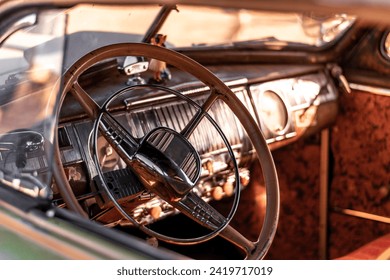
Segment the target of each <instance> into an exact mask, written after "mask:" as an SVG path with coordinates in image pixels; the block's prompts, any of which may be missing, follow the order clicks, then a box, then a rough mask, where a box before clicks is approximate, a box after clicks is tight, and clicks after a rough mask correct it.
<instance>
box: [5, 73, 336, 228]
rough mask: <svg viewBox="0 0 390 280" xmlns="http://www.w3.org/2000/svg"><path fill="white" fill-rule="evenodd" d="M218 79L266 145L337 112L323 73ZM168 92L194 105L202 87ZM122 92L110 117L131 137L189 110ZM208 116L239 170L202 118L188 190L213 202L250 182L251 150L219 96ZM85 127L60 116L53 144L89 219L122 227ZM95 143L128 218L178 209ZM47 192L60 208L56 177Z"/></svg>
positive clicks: (32, 165) (181, 118)
mask: <svg viewBox="0 0 390 280" xmlns="http://www.w3.org/2000/svg"><path fill="white" fill-rule="evenodd" d="M224 80H225V82H226V84H227V85H228V86H229V87H230V88H231V89H232V91H233V92H234V93H235V94H236V95H237V96H238V97H239V99H240V100H241V102H243V104H244V105H245V106H246V107H247V108H248V110H249V112H250V113H251V114H252V116H253V118H254V119H255V120H256V122H257V123H258V125H259V126H260V129H261V130H262V132H263V134H264V136H265V139H266V141H267V143H268V144H269V147H270V149H271V150H273V149H277V148H279V147H282V146H284V145H287V144H289V143H291V142H293V141H296V140H297V139H299V138H300V137H302V136H304V135H305V134H306V133H307V132H309V131H311V132H315V131H319V130H320V129H321V128H322V127H324V126H327V125H330V124H331V123H332V122H333V121H334V118H335V117H336V115H337V98H338V92H337V90H336V88H335V86H334V84H333V81H332V79H331V78H330V76H329V74H328V73H327V72H326V71H325V70H317V71H312V72H311V73H306V74H302V75H295V76H293V77H288V78H279V79H273V80H270V79H269V80H266V81H256V80H253V79H251V78H242V77H240V78H225V79H224ZM123 90H126V88H125V89H123ZM130 90H131V89H130V88H129V91H130ZM175 90H177V91H179V92H180V93H181V94H183V95H185V96H188V97H191V99H193V100H194V101H195V102H197V103H198V104H202V102H203V101H204V100H205V99H206V98H207V94H208V92H209V88H207V87H205V86H204V85H199V84H196V83H193V82H190V83H188V82H187V81H186V82H183V83H179V84H177V85H176V86H175ZM145 91H147V92H148V94H145ZM111 92H112V91H111ZM124 96H128V97H126V98H123V100H121V101H120V102H121V103H122V105H121V106H119V107H120V108H122V109H120V110H116V111H115V112H114V113H113V115H114V116H115V118H116V119H117V120H118V121H119V122H120V123H121V125H123V127H126V128H127V129H128V131H129V132H130V133H131V134H132V135H133V136H134V137H135V138H142V137H143V136H144V135H146V134H147V133H148V132H150V131H151V130H153V129H156V128H158V127H168V128H171V129H173V130H176V131H180V130H182V129H183V128H184V126H185V125H186V123H188V121H189V120H190V119H191V118H192V117H193V116H194V115H195V114H196V111H195V110H194V108H193V107H191V106H189V105H188V104H187V103H186V102H185V101H183V100H179V99H178V98H175V97H174V96H172V94H170V93H169V92H165V93H164V92H163V91H162V90H160V89H159V90H156V88H149V89H148V88H143V89H142V90H141V91H140V92H137V91H136V92H131V93H130V92H129V94H128V95H124ZM63 108H64V107H63ZM63 110H64V111H66V113H68V114H69V112H71V111H72V110H68V108H66V107H65V108H64V109H63ZM208 114H209V115H210V117H212V118H213V119H214V120H215V122H216V123H217V124H218V126H219V127H220V129H221V130H222V131H223V133H224V134H225V136H226V138H227V140H228V141H229V143H230V145H231V147H232V150H233V152H234V155H235V157H236V161H237V164H238V168H239V178H236V177H235V175H234V172H233V170H232V168H231V163H230V162H229V157H228V156H227V151H226V147H225V144H224V142H223V139H221V137H219V135H218V133H217V132H216V131H215V128H214V127H213V125H212V124H211V123H210V122H208V121H207V120H205V121H202V122H201V123H200V125H199V126H198V128H197V129H196V130H195V131H194V132H193V134H192V135H191V137H190V139H189V141H190V142H191V144H192V145H193V147H194V148H195V149H196V150H197V152H198V153H199V155H200V160H201V166H202V170H201V174H200V178H199V181H198V183H197V185H196V187H195V188H194V191H195V192H197V194H198V195H199V196H200V197H202V198H203V199H204V200H205V201H211V200H213V201H219V200H222V199H226V198H229V197H230V196H232V195H233V191H234V185H235V182H236V181H237V180H239V182H240V185H241V186H242V188H245V187H246V185H247V184H248V183H249V181H250V177H251V172H250V170H251V164H252V161H253V152H254V151H253V149H252V145H251V143H250V141H249V137H248V136H247V135H246V134H245V131H244V129H243V128H242V127H241V124H240V123H239V121H238V120H237V119H236V117H235V116H234V115H233V114H232V112H231V111H230V109H229V108H228V107H227V106H226V105H225V104H224V103H223V102H222V101H217V102H215V104H214V105H213V106H212V107H211V109H210V110H209V111H208ZM92 126H93V122H92V121H91V120H90V119H88V118H83V117H77V118H74V119H70V118H64V119H63V121H62V122H61V123H60V126H59V130H58V142H59V147H60V155H61V161H62V164H63V167H64V170H65V173H66V175H67V179H68V181H69V183H70V185H71V187H72V190H73V192H74V193H75V195H76V197H77V199H78V200H79V202H80V204H81V205H82V207H83V208H84V209H85V210H86V212H87V213H88V215H89V217H90V218H91V219H93V220H96V221H98V222H101V223H103V224H106V225H111V226H115V225H117V224H126V225H128V223H129V222H128V221H124V220H123V219H122V218H121V216H120V214H119V213H118V212H117V210H116V209H115V207H113V205H112V203H111V202H110V200H109V199H108V197H107V195H106V194H105V191H104V189H103V188H102V186H101V182H100V181H99V179H98V176H97V170H96V167H95V164H94V162H93V157H92V152H93V151H92V148H91V131H92ZM8 140H9V139H7V141H8ZM0 144H1V142H0ZM96 144H97V153H98V160H99V163H100V168H101V170H102V171H103V174H104V176H105V179H106V180H107V181H108V182H110V183H109V184H110V186H109V187H110V188H112V189H114V190H115V193H116V195H117V198H118V200H120V201H121V203H123V204H124V205H125V207H127V208H129V209H132V210H131V215H132V217H133V218H134V219H135V220H136V221H138V222H139V223H141V224H151V223H154V222H155V221H158V220H160V219H163V218H165V217H169V216H171V215H175V214H177V213H178V212H177V210H175V209H174V208H173V207H171V206H170V205H169V204H168V203H166V202H165V201H163V200H161V199H160V198H159V197H156V196H155V195H154V194H153V193H149V192H147V191H146V190H145V189H144V188H143V186H142V185H141V184H140V183H139V182H138V180H137V178H136V176H135V175H134V174H132V172H131V170H129V169H128V168H127V166H126V164H125V163H124V162H123V161H122V160H121V159H120V157H119V156H118V154H117V153H116V152H115V150H114V149H113V148H112V147H110V145H109V144H108V143H107V142H106V140H105V139H104V138H103V137H98V138H97V143H96ZM22 152H23V155H24V157H25V160H24V162H25V165H26V166H25V168H26V170H28V169H34V170H38V172H41V173H45V172H47V170H48V166H47V163H46V161H44V160H42V158H41V156H37V151H30V150H26V149H25V150H23V151H22ZM8 154H10V152H9V151H7V150H6V149H3V150H1V151H0V155H1V156H0V164H3V165H7V166H9V168H11V167H12V166H11V165H20V161H18V159H17V158H16V157H15V154H18V153H15V152H13V153H11V154H10V155H8ZM11 169H12V168H11ZM52 192H53V203H54V204H55V205H57V206H58V207H66V205H65V204H64V202H63V200H62V198H61V196H60V194H59V192H58V190H57V187H56V184H55V182H54V183H53V186H52Z"/></svg>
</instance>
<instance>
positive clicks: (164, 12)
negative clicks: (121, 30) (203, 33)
mask: <svg viewBox="0 0 390 280" xmlns="http://www.w3.org/2000/svg"><path fill="white" fill-rule="evenodd" d="M172 10H176V11H179V10H178V9H177V6H176V5H174V4H167V5H163V6H162V7H161V9H160V12H159V13H158V14H157V16H156V17H155V18H154V20H153V22H152V24H151V25H150V27H149V28H148V30H147V31H146V34H145V36H144V38H143V39H142V42H143V43H150V40H151V39H152V38H153V37H154V36H155V35H156V34H157V32H158V31H159V30H160V28H161V26H162V25H163V24H164V22H165V20H166V19H167V18H168V16H169V14H170V13H171V12H172Z"/></svg>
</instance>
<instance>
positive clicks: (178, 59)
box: [55, 43, 279, 259]
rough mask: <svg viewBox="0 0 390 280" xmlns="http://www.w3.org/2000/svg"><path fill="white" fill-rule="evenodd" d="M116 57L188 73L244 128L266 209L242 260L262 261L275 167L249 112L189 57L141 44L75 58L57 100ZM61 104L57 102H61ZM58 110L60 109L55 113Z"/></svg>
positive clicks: (274, 212)
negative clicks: (91, 69) (151, 60)
mask: <svg viewBox="0 0 390 280" xmlns="http://www.w3.org/2000/svg"><path fill="white" fill-rule="evenodd" d="M120 56H140V57H143V56H144V57H149V58H154V59H157V60H163V61H165V62H166V63H167V64H170V65H172V66H174V67H176V68H178V69H180V70H182V71H185V72H187V73H189V74H191V75H192V76H194V77H195V78H197V79H198V80H199V81H201V82H203V83H204V84H205V85H206V86H208V87H209V88H210V90H211V91H212V92H214V93H215V97H216V99H215V100H214V101H213V100H211V101H212V102H211V103H212V104H213V103H214V102H215V101H216V100H222V101H223V102H224V103H225V104H226V105H227V106H228V107H229V108H230V109H231V111H232V112H233V114H234V115H235V116H236V117H237V118H238V119H239V121H240V123H241V125H242V126H243V128H244V129H245V131H246V133H247V135H248V137H249V138H250V140H251V142H252V145H253V147H254V149H255V151H256V154H257V158H258V160H259V163H260V165H261V167H262V171H263V177H264V182H265V189H266V194H267V196H266V203H267V208H266V212H265V218H264V222H263V226H262V228H261V231H260V233H259V236H258V239H257V241H255V242H252V241H249V240H247V239H246V238H245V237H244V239H246V240H245V242H248V243H250V244H251V246H250V247H251V249H248V248H244V249H246V254H247V255H246V259H262V258H264V256H265V254H266V253H267V251H268V249H269V247H270V246H271V243H272V241H273V238H274V236H275V232H276V228H277V223H278V218H279V184H278V178H277V173H276V168H275V165H274V162H273V159H272V155H271V153H270V150H269V148H268V145H267V143H266V140H265V138H264V136H263V134H262V132H261V130H260V128H259V126H258V125H257V123H256V122H255V120H254V119H253V118H252V116H251V114H250V113H249V111H248V109H247V108H246V107H245V106H244V105H243V104H242V103H241V101H240V100H239V98H238V97H237V96H236V95H235V94H234V93H233V92H232V91H231V90H230V88H229V87H227V86H226V85H225V84H224V83H223V82H222V81H221V80H220V79H218V78H217V77H216V76H215V75H214V74H213V73H211V72H210V71H209V70H208V69H206V68H205V67H203V66H202V65H200V64H199V63H197V62H195V61H194V60H192V59H190V58H189V57H187V56H185V55H183V54H180V53H178V52H175V51H173V50H169V49H166V48H161V47H157V46H153V45H149V44H144V43H122V44H115V45H109V46H106V47H102V48H99V49H97V50H94V51H92V52H90V53H88V54H87V55H85V56H84V57H82V58H81V59H79V60H78V61H77V62H76V63H75V64H74V65H73V66H72V67H71V68H69V70H68V71H67V72H66V73H65V75H64V81H65V82H64V86H63V91H62V95H61V100H62V101H63V100H64V98H65V95H66V94H67V92H80V91H81V92H84V90H83V89H82V87H81V86H80V85H79V83H78V80H79V77H80V76H81V74H82V73H84V71H85V70H87V69H88V68H89V67H91V66H92V65H94V64H95V63H97V62H99V61H102V60H104V59H108V58H113V57H120ZM84 93H85V92H84ZM75 97H76V99H78V94H75ZM62 101H61V102H60V103H62ZM78 101H79V102H80V104H81V105H82V107H83V108H84V110H86V112H87V114H88V115H90V116H97V114H98V113H99V112H98V111H97V110H96V107H95V105H96V104H92V103H91V100H85V99H82V98H80V99H78ZM92 102H93V101H92ZM212 104H211V105H212ZM203 105H204V104H203ZM203 105H202V106H203ZM211 105H210V106H211ZM59 111H60V110H58V112H59ZM58 114H59V113H58ZM56 150H57V151H56V153H55V154H56V155H57V158H58V155H59V148H58V145H56ZM57 161H58V159H57ZM56 177H57V176H56ZM56 179H57V178H56ZM66 183H67V181H66ZM66 183H65V184H66ZM75 210H76V211H77V212H80V211H79V210H77V209H75ZM227 228H228V230H227V229H224V230H222V232H221V235H223V236H224V237H225V239H228V240H229V241H230V242H232V243H234V244H236V245H237V246H239V247H241V248H243V247H242V246H244V247H245V246H246V245H243V244H237V243H240V242H241V241H236V238H235V236H236V232H235V230H234V229H232V228H231V227H230V226H228V227H227ZM252 245H253V247H252Z"/></svg>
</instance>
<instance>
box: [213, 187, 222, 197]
mask: <svg viewBox="0 0 390 280" xmlns="http://www.w3.org/2000/svg"><path fill="white" fill-rule="evenodd" d="M212 196H213V198H214V199H215V200H221V199H222V198H223V189H222V188H221V187H220V186H218V187H215V188H214V189H213V192H212Z"/></svg>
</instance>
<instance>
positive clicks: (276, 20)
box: [160, 6, 354, 47]
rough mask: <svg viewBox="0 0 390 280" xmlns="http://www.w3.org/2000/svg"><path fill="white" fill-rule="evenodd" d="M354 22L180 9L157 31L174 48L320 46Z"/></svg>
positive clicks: (333, 17)
mask: <svg viewBox="0 0 390 280" xmlns="http://www.w3.org/2000/svg"><path fill="white" fill-rule="evenodd" d="M353 22H354V17H353V16H349V15H346V14H338V15H317V14H313V13H306V14H297V13H276V12H268V11H267V12H266V11H251V10H244V9H222V8H205V7H191V6H180V7H178V11H177V12H172V13H171V15H170V16H169V18H168V19H167V21H166V22H165V23H164V26H163V27H162V29H161V31H160V32H161V33H163V34H168V36H169V41H170V42H171V43H172V44H173V45H174V46H175V47H190V46H192V47H194V46H213V45H234V44H236V45H237V43H239V42H241V43H245V42H246V43H253V42H259V43H270V42H274V43H275V42H289V43H297V44H303V45H311V46H323V45H326V44H328V43H330V42H332V41H334V40H336V39H337V38H338V37H339V36H340V35H341V34H342V33H343V32H345V31H346V30H347V29H348V27H350V26H351V24H352V23H353ZM194 26H195V27H196V28H194ZM221 26H223V28H221Z"/></svg>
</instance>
